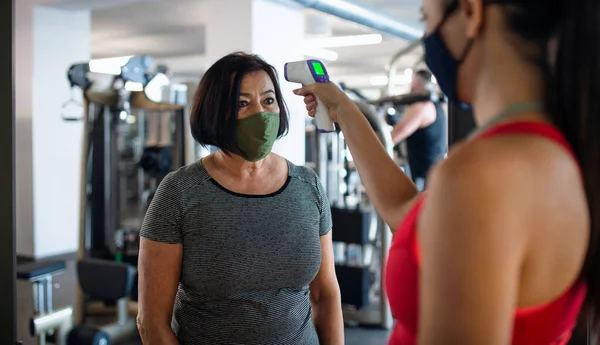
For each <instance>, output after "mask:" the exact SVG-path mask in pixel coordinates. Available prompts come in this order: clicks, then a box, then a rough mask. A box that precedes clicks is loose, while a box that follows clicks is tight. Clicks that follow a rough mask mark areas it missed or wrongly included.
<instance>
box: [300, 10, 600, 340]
mask: <svg viewBox="0 0 600 345" xmlns="http://www.w3.org/2000/svg"><path fill="white" fill-rule="evenodd" d="M422 14H423V20H424V22H425V27H426V29H425V38H424V40H423V43H424V48H425V61H426V63H427V65H428V67H429V68H430V69H431V71H432V73H433V74H434V75H435V77H436V79H437V82H438V84H439V86H440V87H441V89H442V91H443V92H444V93H445V94H446V95H447V96H448V98H449V99H450V101H451V102H453V103H455V104H460V105H462V106H467V104H468V105H470V106H472V107H473V111H474V114H475V118H476V121H477V124H478V126H479V129H478V131H477V132H476V133H474V135H473V136H472V137H471V138H469V139H468V140H465V141H464V142H463V143H461V144H460V145H455V146H454V147H453V148H452V149H451V151H450V153H449V155H448V158H447V159H446V160H445V161H443V162H442V163H440V164H439V165H438V166H437V167H435V169H434V170H433V172H432V173H431V176H430V178H429V186H428V190H427V192H426V195H425V194H421V195H419V193H418V192H417V189H416V188H415V186H414V185H413V183H412V182H411V180H410V179H409V178H408V177H407V176H405V175H404V173H403V172H402V171H401V169H400V168H399V167H398V166H396V165H395V163H394V162H393V161H392V160H391V159H390V157H389V156H388V155H387V153H386V152H385V150H384V149H383V148H382V147H381V145H380V144H379V141H378V139H377V137H376V136H375V134H374V133H373V131H372V130H371V128H370V125H369V123H368V122H367V120H366V119H365V118H364V116H363V115H362V113H361V112H360V110H359V109H358V108H357V107H356V105H355V104H354V103H353V102H352V101H351V100H350V99H349V98H348V97H347V96H346V95H345V94H344V93H343V92H342V91H341V90H339V89H338V88H337V87H336V86H335V85H334V84H331V83H330V84H313V85H306V86H304V87H303V88H301V89H299V90H295V91H294V92H295V93H296V94H297V95H301V96H304V101H305V103H306V108H307V110H308V112H309V115H311V116H314V114H315V109H316V107H317V103H316V101H315V97H318V98H319V99H321V101H323V104H324V105H325V106H326V107H327V108H328V110H329V113H330V115H331V117H332V120H334V121H336V122H337V123H338V124H339V125H340V127H341V129H342V131H343V132H344V137H345V140H346V142H347V144H348V146H349V148H350V150H351V152H352V156H353V158H354V161H355V163H356V166H357V168H358V170H359V173H360V175H361V178H362V180H363V184H364V185H365V187H366V190H367V193H368V194H369V197H370V199H371V201H372V202H373V204H374V206H375V207H376V208H377V210H378V212H379V214H380V215H381V217H383V218H384V219H385V221H386V222H387V223H388V224H389V225H390V228H391V229H392V231H393V233H394V240H393V244H392V248H391V249H390V253H389V259H388V262H387V269H386V289H387V293H388V296H389V301H390V306H391V309H392V313H393V315H394V317H395V319H396V325H395V328H394V331H393V333H392V336H391V338H390V344H393V345H413V344H415V345H416V344H418V345H439V344H461V345H475V344H476V345H480V344H485V345H506V344H513V345H517V344H523V345H525V344H526V345H563V344H566V343H567V342H568V340H569V338H570V337H571V332H572V329H573V327H574V326H575V323H576V319H577V316H578V314H579V313H580V310H582V305H583V304H584V302H587V303H588V304H589V307H590V309H589V310H591V313H592V316H595V317H594V318H593V319H595V320H599V319H600V318H598V316H600V308H599V307H600V291H599V290H598V289H599V287H600V284H599V283H600V274H598V273H600V272H599V270H600V254H598V249H600V248H599V243H598V238H599V235H600V102H598V101H597V100H596V99H595V97H596V96H597V95H598V94H600V27H599V26H598V23H600V1H598V0H580V1H573V0H423V7H422ZM334 227H335V224H334ZM337 231H344V229H337ZM588 287H589V288H588ZM586 310H587V308H586ZM592 326H593V328H597V327H596V324H594V323H592Z"/></svg>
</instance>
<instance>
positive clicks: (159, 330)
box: [138, 322, 179, 345]
mask: <svg viewBox="0 0 600 345" xmlns="http://www.w3.org/2000/svg"><path fill="white" fill-rule="evenodd" d="M138 330H139V333H140V337H141V338H142V343H143V344H144V345H179V341H178V340H177V337H176V336H175V333H174V332H173V330H172V329H171V327H170V326H169V325H163V324H161V325H157V324H152V325H145V324H141V323H139V322H138Z"/></svg>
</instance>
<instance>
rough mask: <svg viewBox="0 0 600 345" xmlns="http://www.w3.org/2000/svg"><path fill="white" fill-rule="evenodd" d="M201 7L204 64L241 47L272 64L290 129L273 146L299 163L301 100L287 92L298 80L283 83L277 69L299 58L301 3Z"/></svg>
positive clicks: (220, 0)
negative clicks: (203, 9) (288, 116)
mask: <svg viewBox="0 0 600 345" xmlns="http://www.w3.org/2000/svg"><path fill="white" fill-rule="evenodd" d="M205 6H206V7H205V13H204V15H203V17H204V18H205V21H204V22H205V23H206V33H205V44H206V45H205V54H206V62H207V66H210V65H211V64H212V63H214V62H215V61H217V60H218V59H219V58H221V57H223V56H225V55H227V54H229V53H232V52H235V51H245V52H248V53H254V54H258V55H260V56H261V57H262V58H264V59H265V60H266V61H267V62H268V63H270V64H271V65H273V66H274V67H275V68H276V69H277V73H278V74H279V82H280V85H281V91H282V93H283V97H284V100H285V102H286V104H287V106H288V108H289V115H290V130H289V133H288V135H287V136H286V137H284V138H282V139H280V140H279V141H277V142H276V143H275V146H274V148H273V151H274V152H275V153H278V154H280V155H282V156H283V157H285V158H287V159H289V160H290V161H291V162H292V163H294V164H297V165H304V163H305V151H304V150H305V148H304V147H305V118H306V110H305V108H304V102H303V101H302V99H301V98H300V97H298V96H295V95H294V94H293V93H292V90H293V89H295V88H297V87H298V86H299V85H296V84H292V83H289V82H287V81H286V80H285V78H284V74H283V66H284V64H285V63H286V62H289V61H296V60H302V59H304V54H303V44H304V14H303V11H302V8H301V7H299V6H293V5H284V4H281V3H277V2H274V1H269V0H208V1H207V2H206V4H205Z"/></svg>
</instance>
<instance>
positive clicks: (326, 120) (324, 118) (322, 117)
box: [315, 98, 335, 132]
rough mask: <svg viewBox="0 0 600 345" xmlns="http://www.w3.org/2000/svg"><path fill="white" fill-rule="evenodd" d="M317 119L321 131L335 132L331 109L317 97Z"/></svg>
mask: <svg viewBox="0 0 600 345" xmlns="http://www.w3.org/2000/svg"><path fill="white" fill-rule="evenodd" d="M315 120H316V121H317V128H318V130H319V131H320V132H334V131H335V126H334V125H333V121H331V117H329V111H328V110H327V107H326V106H325V104H323V102H321V100H320V99H318V98H317V110H316V112H315Z"/></svg>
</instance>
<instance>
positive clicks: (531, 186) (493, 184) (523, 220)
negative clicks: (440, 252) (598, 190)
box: [422, 135, 577, 234]
mask: <svg viewBox="0 0 600 345" xmlns="http://www.w3.org/2000/svg"><path fill="white" fill-rule="evenodd" d="M563 151H564V149H563V148H561V147H560V146H558V145H556V144H555V143H553V142H551V141H549V140H547V139H544V138H540V137H537V136H531V135H528V136H525V135H517V136H514V135H504V136H497V137H490V138H485V139H478V140H473V141H471V142H467V143H464V144H461V145H460V146H458V147H457V148H455V149H453V150H451V152H450V153H449V155H448V158H447V159H446V160H445V161H443V162H442V163H441V164H440V165H438V166H436V167H435V168H434V169H433V171H432V173H431V177H430V179H429V188H428V197H427V202H426V203H425V205H424V209H423V212H424V213H426V214H427V215H432V216H434V217H438V214H445V215H446V217H452V218H453V220H452V222H457V223H458V224H460V225H457V227H458V228H461V229H464V231H470V230H468V229H471V230H473V231H477V229H478V228H482V227H488V228H495V229H498V231H499V232H500V233H502V232H507V231H512V232H515V233H517V232H522V233H527V231H529V230H528V229H530V228H531V227H528V226H525V225H527V224H529V225H531V224H535V222H536V219H535V215H536V214H538V215H539V214H541V213H543V212H545V211H544V210H545V209H546V206H547V205H546V203H545V202H544V201H545V200H546V201H547V200H549V199H552V198H554V197H555V196H556V194H555V193H554V192H555V189H554V188H548V186H557V185H558V184H560V183H564V179H565V176H573V177H574V178H577V173H576V169H577V167H576V165H575V164H574V162H573V161H571V162H570V164H565V162H568V161H569V159H570V156H569V155H568V153H566V152H563ZM565 174H567V175H565ZM422 218H423V219H426V218H427V217H422ZM439 221H440V222H444V221H446V219H440V220H439ZM492 223H493V224H492ZM467 224H469V225H470V226H467ZM474 224H479V226H476V225H474ZM524 226H525V228H524ZM488 233H490V234H491V232H488Z"/></svg>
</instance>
